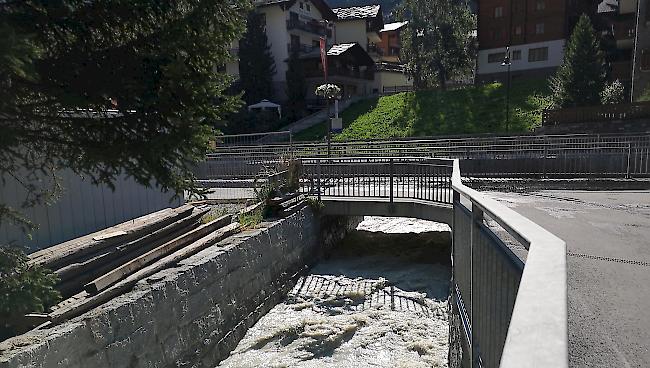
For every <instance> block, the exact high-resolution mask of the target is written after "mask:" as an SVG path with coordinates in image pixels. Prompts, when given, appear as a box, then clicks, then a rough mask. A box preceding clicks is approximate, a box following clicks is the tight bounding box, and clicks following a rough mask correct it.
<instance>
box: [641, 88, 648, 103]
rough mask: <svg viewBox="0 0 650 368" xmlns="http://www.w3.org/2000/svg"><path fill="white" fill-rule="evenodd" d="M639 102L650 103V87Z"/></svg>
mask: <svg viewBox="0 0 650 368" xmlns="http://www.w3.org/2000/svg"><path fill="white" fill-rule="evenodd" d="M638 100H639V101H650V87H648V88H646V89H645V91H643V93H642V94H641V96H639V99H638Z"/></svg>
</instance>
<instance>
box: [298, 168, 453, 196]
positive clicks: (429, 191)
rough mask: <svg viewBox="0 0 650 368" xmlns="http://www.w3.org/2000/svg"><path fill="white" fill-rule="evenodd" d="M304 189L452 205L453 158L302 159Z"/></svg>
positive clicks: (313, 192)
mask: <svg viewBox="0 0 650 368" xmlns="http://www.w3.org/2000/svg"><path fill="white" fill-rule="evenodd" d="M300 161H301V163H302V170H303V175H302V181H301V182H302V184H303V185H302V191H303V192H304V193H310V194H313V195H316V196H318V197H319V198H321V197H372V198H385V199H387V200H388V201H389V202H393V201H394V200H396V199H417V200H424V201H430V202H435V203H446V204H451V200H452V195H451V174H452V169H453V166H452V161H450V160H437V159H428V158H422V157H397V158H396V157H379V158H368V157H355V158H330V159H320V158H316V159H301V160H300Z"/></svg>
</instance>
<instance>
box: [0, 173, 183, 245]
mask: <svg viewBox="0 0 650 368" xmlns="http://www.w3.org/2000/svg"><path fill="white" fill-rule="evenodd" d="M58 175H59V176H60V177H61V179H62V180H61V182H62V185H63V187H64V189H63V193H62V195H61V196H60V198H59V199H58V200H57V201H56V203H54V204H52V205H51V206H38V207H33V208H27V209H26V210H24V211H23V213H25V214H26V215H27V217H28V218H29V219H30V220H32V221H33V222H34V223H36V224H38V226H39V227H38V229H36V230H34V231H32V233H31V236H32V238H31V239H29V237H28V236H27V235H26V234H25V233H24V232H23V231H22V230H21V229H20V228H19V227H17V226H13V225H12V224H7V223H6V221H5V222H3V223H1V224H0V244H11V243H13V244H18V245H24V246H26V247H28V248H29V249H30V251H34V250H37V249H41V248H45V247H47V246H50V245H54V244H58V243H61V242H63V241H66V240H70V239H73V238H75V237H78V236H81V235H86V234H89V233H91V232H94V231H97V230H99V229H103V228H105V227H108V226H112V225H115V224H118V223H120V222H124V221H127V220H130V219H133V218H136V217H139V216H142V215H145V214H148V213H151V212H154V211H158V210H160V209H163V208H166V207H178V206H180V205H181V204H182V203H183V200H182V199H175V200H174V201H172V202H170V200H171V198H172V197H173V193H171V192H170V193H163V192H162V191H160V190H158V189H156V188H147V187H144V186H142V185H140V184H138V183H136V182H135V181H134V180H133V179H127V178H126V177H124V178H122V179H121V180H119V181H118V182H117V183H116V184H115V191H112V190H111V189H110V188H108V187H107V186H105V185H102V186H95V185H92V183H91V182H90V180H89V179H84V178H81V177H79V176H78V175H76V174H75V173H74V172H72V171H70V170H63V171H60V172H58ZM1 185H2V186H1V187H0V203H4V204H8V205H10V206H12V207H14V208H18V207H19V206H20V205H21V203H22V202H23V201H24V199H25V196H26V192H25V190H24V188H23V187H22V186H21V185H20V183H18V182H17V181H15V180H14V179H11V178H9V179H7V180H6V181H5V182H4V183H3V184H1Z"/></svg>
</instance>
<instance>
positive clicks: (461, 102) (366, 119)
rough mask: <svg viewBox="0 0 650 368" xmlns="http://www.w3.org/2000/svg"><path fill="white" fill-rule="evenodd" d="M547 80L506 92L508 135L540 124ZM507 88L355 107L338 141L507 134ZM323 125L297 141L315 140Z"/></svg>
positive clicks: (415, 95)
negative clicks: (506, 115)
mask: <svg viewBox="0 0 650 368" xmlns="http://www.w3.org/2000/svg"><path fill="white" fill-rule="evenodd" d="M548 103H549V90H548V86H547V83H546V80H525V81H513V83H512V87H511V89H510V126H509V129H508V131H510V132H526V131H530V130H532V129H534V128H535V127H537V126H539V125H540V124H541V120H542V114H541V113H542V110H543V109H544V107H546V106H548ZM505 105H506V88H505V86H504V85H501V84H498V83H495V84H488V85H484V86H475V87H467V88H464V89H460V90H453V91H440V90H435V91H422V92H407V93H399V94H395V95H392V96H384V97H381V98H379V99H377V98H374V99H369V100H364V101H360V102H358V103H355V104H353V105H352V106H350V107H349V108H348V109H346V110H345V111H343V113H342V114H341V115H342V117H343V126H344V129H343V133H341V134H338V135H337V136H336V138H335V139H337V140H354V139H381V138H399V137H410V136H429V135H442V134H472V133H474V134H475V133H497V132H505V131H506V127H505V114H506V112H505ZM325 133H326V128H325V123H324V122H323V123H322V124H319V125H317V126H314V127H312V128H310V129H307V130H305V131H303V132H300V133H298V134H297V135H296V136H295V139H296V140H317V139H322V138H323V137H324V136H325Z"/></svg>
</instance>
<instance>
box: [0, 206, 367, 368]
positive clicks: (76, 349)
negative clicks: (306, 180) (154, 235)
mask: <svg viewBox="0 0 650 368" xmlns="http://www.w3.org/2000/svg"><path fill="white" fill-rule="evenodd" d="M359 221H360V219H359V218H342V217H323V218H319V217H317V216H315V215H314V214H313V213H312V211H311V209H309V208H308V207H307V208H305V209H303V210H301V211H299V212H298V213H296V214H294V215H292V216H290V217H288V218H286V219H283V220H278V221H274V222H270V223H265V224H263V226H262V227H261V228H260V229H256V230H251V231H246V232H243V233H241V234H238V235H236V236H233V237H231V238H228V239H226V240H224V241H222V242H220V243H218V244H217V245H215V246H212V247H210V248H208V249H205V250H204V251H202V252H200V253H198V254H196V255H194V256H192V257H190V258H188V259H185V260H183V261H182V262H180V263H179V265H178V266H177V267H175V268H171V269H167V270H164V271H161V272H160V273H158V274H156V275H154V276H152V277H150V278H148V279H147V280H143V281H141V282H140V283H138V285H137V286H136V287H135V288H134V290H132V291H131V292H129V293H127V294H125V295H123V296H120V297H118V298H116V299H114V300H112V301H110V302H108V303H106V304H104V305H102V306H101V307H99V308H96V309H94V310H93V311H90V312H88V313H86V314H84V315H82V316H80V317H78V318H76V319H73V320H71V321H69V322H66V323H63V324H61V325H58V326H56V327H54V328H51V329H48V330H40V331H32V332H30V333H27V334H25V335H22V336H18V337H15V338H12V339H9V340H7V341H5V342H3V343H0V367H1V368H5V367H7V368H9V367H11V368H18V367H21V368H22V367H73V368H76V367H79V368H82V367H84V368H85V367H93V368H102V367H129V368H131V367H178V366H182V367H214V366H216V365H217V364H218V362H219V361H221V360H223V359H224V358H226V357H227V355H228V353H229V352H230V351H231V350H232V349H233V348H234V347H235V346H236V344H237V342H238V341H239V340H240V339H241V338H242V337H243V335H244V334H245V332H246V330H247V329H248V327H249V326H251V325H252V324H254V323H255V322H256V321H257V319H259V318H260V317H261V316H262V315H264V314H265V313H266V312H267V311H268V310H270V309H271V308H272V307H273V306H274V305H275V304H276V303H277V302H279V301H280V300H281V299H282V298H283V297H284V295H285V292H286V291H287V290H288V289H289V288H290V287H291V284H292V280H293V278H295V276H296V275H297V274H298V273H300V272H301V271H302V270H304V269H305V267H307V266H309V265H311V264H313V263H314V262H316V261H317V259H318V257H319V256H320V255H322V254H323V253H324V252H325V251H326V250H327V249H328V248H329V247H331V246H332V245H333V244H334V243H336V242H337V241H338V240H340V239H341V238H342V237H343V236H344V235H345V234H346V233H347V232H348V230H349V229H351V228H354V227H356V225H357V224H358V223H359Z"/></svg>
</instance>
